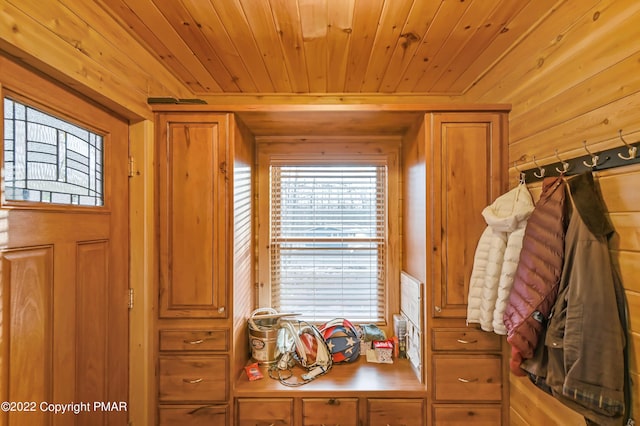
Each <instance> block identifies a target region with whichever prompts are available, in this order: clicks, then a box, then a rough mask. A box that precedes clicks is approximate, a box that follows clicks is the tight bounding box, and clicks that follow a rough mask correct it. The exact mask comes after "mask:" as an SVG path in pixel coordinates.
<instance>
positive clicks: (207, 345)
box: [160, 330, 228, 351]
mask: <svg viewBox="0 0 640 426" xmlns="http://www.w3.org/2000/svg"><path fill="white" fill-rule="evenodd" d="M227 336H228V333H227V330H160V350H161V351H226V350H227V349H228V343H227V342H228V338H227Z"/></svg>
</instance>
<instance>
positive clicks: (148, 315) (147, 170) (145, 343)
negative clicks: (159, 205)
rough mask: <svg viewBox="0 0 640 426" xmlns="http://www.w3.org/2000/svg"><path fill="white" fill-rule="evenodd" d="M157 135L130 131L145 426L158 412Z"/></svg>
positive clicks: (139, 418)
mask: <svg viewBox="0 0 640 426" xmlns="http://www.w3.org/2000/svg"><path fill="white" fill-rule="evenodd" d="M154 129H155V127H154V124H153V122H151V121H149V120H144V121H141V122H139V123H136V124H133V125H130V126H129V154H130V155H131V157H132V158H133V159H134V166H135V167H134V169H135V174H134V176H132V177H131V178H130V179H129V213H130V214H129V225H130V226H129V241H130V242H129V244H130V247H131V249H130V261H129V277H130V278H129V286H130V287H131V288H132V289H133V291H134V304H133V309H131V310H130V311H129V365H132V366H136V367H135V368H132V369H131V371H130V376H131V380H130V382H129V403H130V407H129V421H131V422H132V423H133V424H143V425H148V424H154V423H155V421H154V420H153V418H154V413H155V411H156V406H155V394H156V393H155V378H154V374H155V362H154V360H153V351H154V348H155V346H154V343H155V341H156V333H155V329H154V327H153V324H154V322H153V321H154V318H155V316H156V313H157V312H158V307H157V300H158V297H157V294H158V293H157V291H156V285H155V283H156V280H157V274H156V271H157V258H156V256H155V253H156V251H155V249H156V247H155V235H156V232H155V229H156V215H155V210H154V193H155V173H154V158H155V148H156V143H155V134H154Z"/></svg>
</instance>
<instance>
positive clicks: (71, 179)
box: [4, 98, 104, 206]
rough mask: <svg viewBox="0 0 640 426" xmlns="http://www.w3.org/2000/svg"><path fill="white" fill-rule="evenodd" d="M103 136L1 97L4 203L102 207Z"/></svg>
mask: <svg viewBox="0 0 640 426" xmlns="http://www.w3.org/2000/svg"><path fill="white" fill-rule="evenodd" d="M103 154H104V151H103V137H102V136H101V135H98V134H96V133H93V132H91V131H89V130H87V129H84V128H82V127H79V126H77V125H76V124H73V123H69V122H68V121H65V120H63V119H61V118H59V117H54V116H53V115H50V114H48V113H45V112H42V111H39V110H37V109H35V108H33V107H31V106H29V105H25V104H22V103H20V102H18V101H15V100H13V99H10V98H4V197H5V200H6V201H30V202H36V203H52V204H68V205H75V206H102V205H104V199H103V175H102V173H103V157H104V155H103Z"/></svg>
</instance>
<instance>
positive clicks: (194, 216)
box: [169, 123, 218, 305]
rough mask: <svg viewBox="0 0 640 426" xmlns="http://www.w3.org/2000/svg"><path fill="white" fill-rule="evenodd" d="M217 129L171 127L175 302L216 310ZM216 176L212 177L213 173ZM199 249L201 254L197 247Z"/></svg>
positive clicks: (172, 277)
mask: <svg viewBox="0 0 640 426" xmlns="http://www.w3.org/2000/svg"><path fill="white" fill-rule="evenodd" d="M217 133H218V129H217V125H216V124H215V123H213V124H204V125H198V124H192V125H188V126H187V125H184V124H175V125H173V124H171V125H170V134H171V135H170V140H171V148H170V149H171V153H170V166H169V167H170V173H171V176H170V182H171V183H170V185H171V218H172V219H171V229H170V235H171V253H172V256H171V264H172V266H173V267H172V271H171V272H172V276H171V282H172V283H173V285H172V287H171V295H170V297H171V301H172V303H173V304H175V305H195V304H202V305H212V304H213V303H214V302H213V287H214V286H213V281H212V280H213V279H214V275H213V268H214V265H213V262H212V259H213V242H214V241H215V238H216V235H214V227H213V226H214V223H213V220H212V218H213V210H214V208H215V206H214V199H213V193H212V192H211V191H204V189H205V188H215V185H214V180H215V171H216V170H217V168H216V166H217V165H218V164H217V163H218V162H217V161H215V156H214V155H215V154H214V153H215V149H214V148H215V145H216V143H217V139H218V136H217ZM212 170H213V171H214V172H213V173H212V172H211V171H212ZM195 247H197V252H194V251H193V248H195Z"/></svg>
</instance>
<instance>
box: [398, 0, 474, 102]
mask: <svg viewBox="0 0 640 426" xmlns="http://www.w3.org/2000/svg"><path fill="white" fill-rule="evenodd" d="M471 3H472V2H444V3H442V4H441V5H440V7H439V8H438V10H437V12H436V14H435V16H434V18H433V20H432V21H431V22H430V24H429V28H428V29H427V32H426V33H425V35H424V37H423V39H427V40H430V43H420V44H419V46H418V49H417V50H416V52H415V54H414V56H413V58H412V60H411V62H410V63H409V64H408V66H407V67H406V69H405V70H404V73H403V77H404V76H405V75H413V76H422V75H423V74H424V73H425V72H426V71H427V69H428V68H429V67H430V65H431V64H430V63H429V61H432V60H433V58H434V56H435V55H437V54H438V50H435V51H434V49H437V48H438V47H439V46H441V45H442V44H443V43H444V41H445V40H447V38H448V37H449V33H450V31H451V28H453V27H454V25H455V24H454V23H457V22H458V21H459V20H460V19H461V18H462V16H463V15H464V13H465V11H466V10H467V8H468V7H469V5H470V4H471ZM416 80H417V78H403V79H401V80H400V81H399V83H398V85H397V87H396V88H395V90H396V91H397V92H405V93H406V92H411V91H412V90H413V88H414V86H415V82H416Z"/></svg>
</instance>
